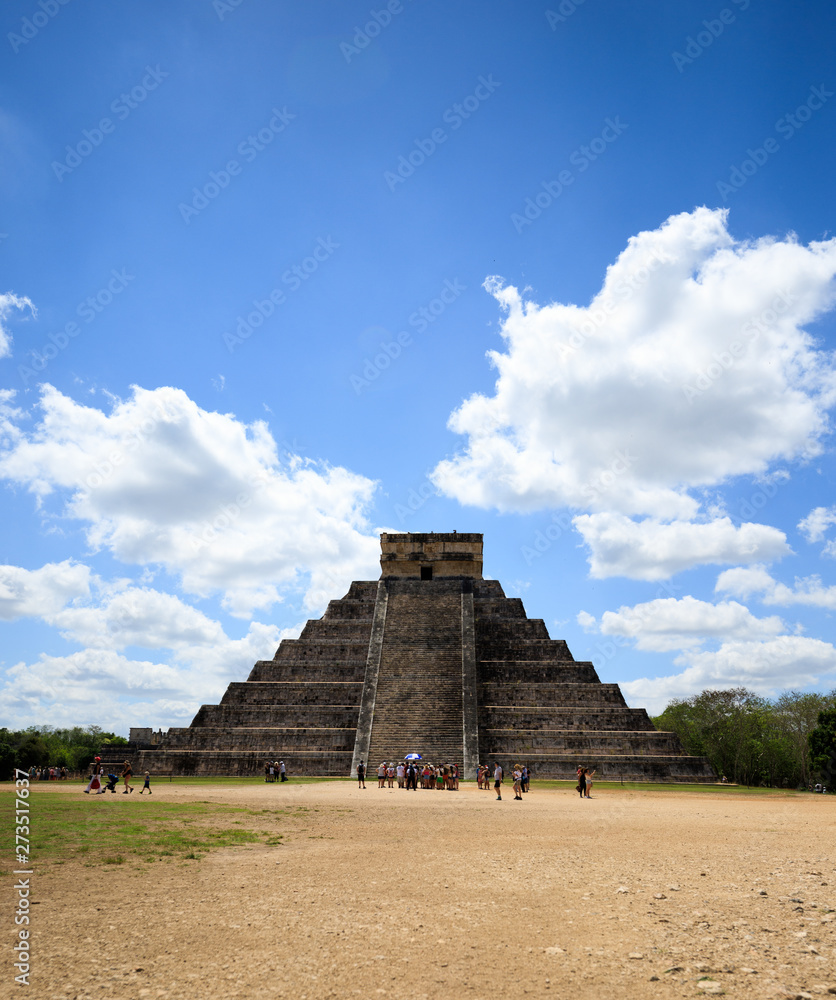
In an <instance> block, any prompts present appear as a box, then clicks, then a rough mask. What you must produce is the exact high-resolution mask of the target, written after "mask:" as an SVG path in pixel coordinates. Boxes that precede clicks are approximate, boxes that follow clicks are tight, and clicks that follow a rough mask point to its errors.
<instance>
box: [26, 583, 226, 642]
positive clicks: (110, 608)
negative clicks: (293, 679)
mask: <svg viewBox="0 0 836 1000" xmlns="http://www.w3.org/2000/svg"><path fill="white" fill-rule="evenodd" d="M45 617H47V620H48V621H49V623H50V624H51V625H55V626H57V627H58V628H59V629H61V635H62V636H63V637H64V638H65V639H67V640H69V641H71V642H77V643H79V644H81V645H83V646H92V647H96V648H99V649H124V648H125V647H126V646H142V647H144V648H145V649H181V648H183V647H192V646H206V645H214V644H222V643H223V642H224V640H225V639H226V636H225V635H224V631H223V629H222V628H221V625H220V623H219V622H217V621H212V619H211V618H207V616H206V615H204V614H203V612H201V611H198V610H197V609H196V608H193V607H192V606H191V605H189V604H185V603H184V602H183V601H181V600H180V598H178V597H175V596H174V595H173V594H166V593H163V592H162V591H159V590H150V589H148V588H144V587H129V588H127V589H125V590H121V591H120V592H118V593H116V594H113V595H110V596H108V597H106V598H105V600H104V602H103V603H102V604H100V605H98V606H95V607H93V606H89V607H79V606H75V607H71V608H64V609H63V610H61V611H59V612H58V613H57V614H54V615H51V616H45Z"/></svg>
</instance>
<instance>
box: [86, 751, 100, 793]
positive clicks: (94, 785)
mask: <svg viewBox="0 0 836 1000" xmlns="http://www.w3.org/2000/svg"><path fill="white" fill-rule="evenodd" d="M96 760H99V758H98V757H97V758H96ZM91 792H92V793H93V794H94V795H98V794H99V793H102V794H104V788H102V783H101V780H100V779H99V765H98V764H94V765H93V773H92V774H91V775H90V781H89V782H88V785H87V787H86V788H85V789H84V794H85V795H89V794H90V793H91Z"/></svg>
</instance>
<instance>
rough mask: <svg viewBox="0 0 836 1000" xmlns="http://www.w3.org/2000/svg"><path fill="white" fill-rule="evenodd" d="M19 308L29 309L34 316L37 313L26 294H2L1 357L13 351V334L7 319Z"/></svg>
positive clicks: (0, 321)
mask: <svg viewBox="0 0 836 1000" xmlns="http://www.w3.org/2000/svg"><path fill="white" fill-rule="evenodd" d="M19 309H28V310H29V311H30V312H31V313H32V315H33V316H35V315H37V311H36V309H35V307H34V305H33V304H32V301H31V299H28V298H26V296H25V295H15V294H14V293H13V292H6V293H4V294H0V358H5V357H8V355H10V354H11V353H12V335H11V334H10V333H9V330H8V328H7V326H6V320H7V319H8V318H9V316H11V314H12V312H13V311H14V310H19Z"/></svg>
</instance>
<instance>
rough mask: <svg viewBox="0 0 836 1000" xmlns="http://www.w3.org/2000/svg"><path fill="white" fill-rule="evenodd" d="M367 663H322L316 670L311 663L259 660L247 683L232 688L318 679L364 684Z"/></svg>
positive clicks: (235, 682) (237, 682) (362, 661)
mask: <svg viewBox="0 0 836 1000" xmlns="http://www.w3.org/2000/svg"><path fill="white" fill-rule="evenodd" d="M365 669H366V661H365V659H363V660H349V661H345V660H342V661H341V660H332V661H331V662H330V663H320V664H318V665H317V666H316V668H315V670H312V669H311V664H310V663H304V662H301V663H277V662H276V661H275V660H258V661H257V662H256V664H255V666H254V667H253V669H252V670H251V671H250V676H249V677H248V678H247V680H246V681H243V682H241V681H233V682H232V684H230V688H234V687H237V685H238V684H240V683H245V684H258V683H264V684H270V683H282V684H284V683H293V682H298V681H304V680H306V679H311V678H316V679H317V680H320V681H323V682H331V683H335V684H340V683H356V682H358V681H359V682H360V683H361V684H362V683H363V674H364V672H365Z"/></svg>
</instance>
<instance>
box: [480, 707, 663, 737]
mask: <svg viewBox="0 0 836 1000" xmlns="http://www.w3.org/2000/svg"><path fill="white" fill-rule="evenodd" d="M509 726H513V728H515V729H528V730H531V729H561V730H573V729H577V730H587V729H590V730H595V731H602V730H625V731H628V732H636V731H642V732H656V731H657V730H656V727H655V726H654V725H653V723H652V722H651V721H650V717H649V716H648V714H647V712H646V711H645V710H644V709H643V708H626V707H623V706H618V705H613V706H609V707H608V706H599V707H597V708H585V707H574V706H572V707H563V708H554V707H551V708H548V707H545V706H543V705H513V706H509V705H480V706H479V731H480V733H481V732H483V731H484V730H486V729H505V728H508V727H509ZM480 739H481V738H480Z"/></svg>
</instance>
